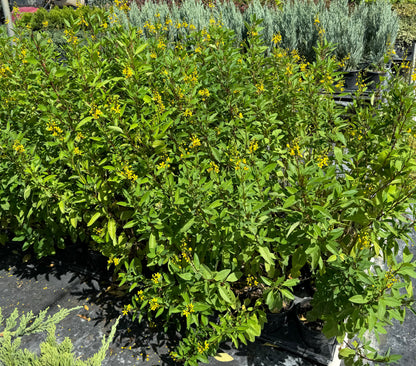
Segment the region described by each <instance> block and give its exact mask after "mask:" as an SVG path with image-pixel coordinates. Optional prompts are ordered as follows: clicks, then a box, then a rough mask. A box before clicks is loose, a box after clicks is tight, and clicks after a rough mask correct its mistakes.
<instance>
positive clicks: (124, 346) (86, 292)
mask: <svg viewBox="0 0 416 366" xmlns="http://www.w3.org/2000/svg"><path fill="white" fill-rule="evenodd" d="M15 248H16V247H15V246H11V245H9V246H5V247H0V307H1V308H2V312H3V315H4V317H5V318H7V316H8V315H9V314H10V313H11V312H12V311H13V309H14V308H16V307H17V308H18V310H19V312H20V313H21V312H25V313H27V312H29V311H33V312H34V313H35V314H36V313H38V312H39V311H41V310H43V309H46V308H49V313H50V314H53V313H55V312H57V311H58V310H59V309H60V308H73V307H76V306H81V307H82V308H80V309H78V310H77V311H74V312H72V313H71V314H70V315H69V316H68V317H67V318H65V319H64V320H63V321H62V322H61V323H59V324H58V325H57V329H56V334H57V338H58V341H62V340H63V339H64V337H69V338H70V339H71V341H72V343H73V345H74V352H75V354H76V355H77V357H82V359H85V358H87V357H89V356H91V355H93V354H94V353H95V352H96V351H97V350H98V349H99V348H100V346H101V339H102V337H103V336H104V335H107V334H108V333H109V332H110V329H111V326H112V324H114V322H115V320H116V319H117V318H118V317H119V316H120V314H121V311H122V309H123V307H124V305H125V304H128V303H129V297H128V296H126V294H125V293H124V292H122V291H120V289H119V288H118V287H117V285H116V283H115V282H114V281H113V278H112V275H111V273H110V271H108V270H107V262H106V259H105V258H104V257H102V256H101V255H99V254H97V253H94V252H91V251H88V250H85V249H82V248H80V247H77V246H73V247H68V248H67V249H66V250H64V251H60V252H58V253H57V255H55V256H53V257H47V258H42V259H40V260H36V259H34V255H33V254H28V253H27V252H25V253H21V252H20V251H18V250H16V249H15ZM44 339H45V335H44V334H43V335H42V334H41V335H35V336H33V335H31V336H30V337H26V338H24V339H23V342H22V346H23V347H25V348H27V349H29V350H30V351H32V352H34V351H38V349H39V343H40V342H41V341H43V340H44ZM179 340H180V334H179V333H177V332H175V331H173V330H171V331H168V332H164V331H163V329H162V328H160V327H158V326H157V325H152V324H148V323H145V322H142V323H140V324H139V323H137V322H132V321H131V320H130V319H128V318H126V317H122V318H121V320H120V323H119V326H118V328H117V332H116V337H115V340H114V341H113V343H112V344H111V346H110V349H109V351H108V353H107V355H108V356H107V358H106V360H105V361H104V362H103V366H113V365H114V366H119V365H166V366H170V365H178V363H175V362H174V361H173V360H172V359H171V358H170V356H169V352H170V351H171V350H173V349H174V348H175V346H176V345H177V343H178V342H179ZM220 352H225V353H227V354H228V355H230V356H231V357H232V358H233V361H230V362H227V363H226V365H227V366H245V365H247V366H262V365H264V366H273V365H276V366H315V365H317V364H316V363H313V362H311V361H308V360H307V359H306V358H304V357H302V356H301V355H299V354H298V355H295V354H291V353H290V352H287V351H285V350H283V349H281V348H280V347H277V346H275V345H272V344H270V343H268V342H265V341H264V340H263V341H261V340H259V341H257V342H255V343H251V344H249V345H248V346H246V347H242V348H240V349H238V350H237V349H235V348H234V347H232V346H231V345H230V344H229V343H226V344H224V345H223V346H222V348H221V350H220ZM305 356H306V355H305ZM209 365H211V366H215V365H218V366H219V365H224V363H223V362H219V361H217V360H216V359H214V358H211V360H210V363H209Z"/></svg>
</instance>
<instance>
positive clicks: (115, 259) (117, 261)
mask: <svg viewBox="0 0 416 366" xmlns="http://www.w3.org/2000/svg"><path fill="white" fill-rule="evenodd" d="M113 263H114V265H115V266H118V264H119V263H120V259H118V258H114V259H113Z"/></svg>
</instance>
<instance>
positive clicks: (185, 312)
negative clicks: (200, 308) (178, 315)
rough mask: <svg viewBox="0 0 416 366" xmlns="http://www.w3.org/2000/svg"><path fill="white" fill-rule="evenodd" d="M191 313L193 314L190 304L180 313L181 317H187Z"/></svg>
mask: <svg viewBox="0 0 416 366" xmlns="http://www.w3.org/2000/svg"><path fill="white" fill-rule="evenodd" d="M193 312H195V310H194V305H193V304H192V303H191V304H188V305H186V307H185V309H184V310H183V311H182V315H184V316H186V317H188V316H189V315H190V314H191V313H193Z"/></svg>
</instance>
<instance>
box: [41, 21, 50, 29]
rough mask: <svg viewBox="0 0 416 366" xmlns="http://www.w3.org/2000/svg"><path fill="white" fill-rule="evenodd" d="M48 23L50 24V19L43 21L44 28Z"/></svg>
mask: <svg viewBox="0 0 416 366" xmlns="http://www.w3.org/2000/svg"><path fill="white" fill-rule="evenodd" d="M48 24H49V23H48V21H47V20H44V21H43V22H42V25H43V27H44V28H46V27H47V26H48Z"/></svg>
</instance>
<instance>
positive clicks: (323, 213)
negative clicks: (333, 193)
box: [312, 205, 332, 219]
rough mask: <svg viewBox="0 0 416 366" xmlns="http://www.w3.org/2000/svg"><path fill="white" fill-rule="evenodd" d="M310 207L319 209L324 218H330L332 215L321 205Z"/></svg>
mask: <svg viewBox="0 0 416 366" xmlns="http://www.w3.org/2000/svg"><path fill="white" fill-rule="evenodd" d="M312 207H313V208H314V209H315V210H317V211H319V212H320V213H321V214H322V215H324V216H325V217H326V218H328V219H331V218H332V216H331V214H330V213H329V212H328V210H327V209H326V208H324V207H322V206H318V205H312Z"/></svg>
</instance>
